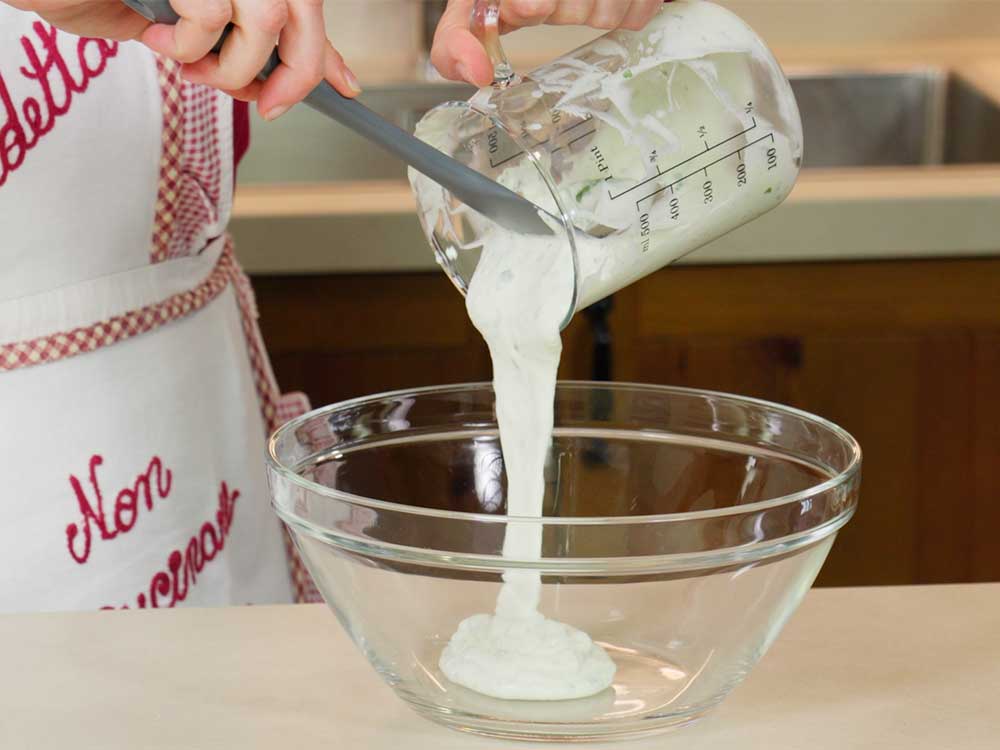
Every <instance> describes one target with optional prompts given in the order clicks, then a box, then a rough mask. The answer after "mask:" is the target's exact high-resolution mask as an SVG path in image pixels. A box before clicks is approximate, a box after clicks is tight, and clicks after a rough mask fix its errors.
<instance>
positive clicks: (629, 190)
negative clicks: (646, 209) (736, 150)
mask: <svg viewBox="0 0 1000 750" xmlns="http://www.w3.org/2000/svg"><path fill="white" fill-rule="evenodd" d="M750 119H751V121H752V123H753V124H752V125H751V126H750V127H749V128H747V129H746V130H741V131H740V132H739V133H737V134H736V135H732V136H730V137H729V138H726V140H724V141H719V142H718V143H716V144H715V145H714V146H709V145H708V143H706V144H705V146H707V148H706V149H705V150H704V151H702V152H701V153H698V154H695V155H694V156H692V157H691V158H690V159H685V160H684V161H681V162H678V163H677V164H674V165H673V166H672V167H670V169H667V170H666V171H667V172H672V171H674V170H675V169H678V168H680V167H683V166H684V165H685V164H689V163H690V162H693V161H694V160H695V159H699V158H701V157H702V156H704V155H705V154H707V153H708V152H709V151H714V150H715V149H717V148H718V147H719V146H725V145H726V144H727V143H729V142H730V141H734V140H736V139H737V138H739V137H740V136H742V135H746V134H747V133H749V132H750V131H751V130H754V129H755V128H756V127H757V118H756V117H751V118H750ZM756 142H757V141H754V143H756ZM748 145H752V144H748ZM743 148H746V146H744V147H743ZM730 156H732V154H730ZM656 170H657V174H655V175H653V176H652V177H650V178H648V179H645V180H643V181H642V182H640V183H637V184H635V185H633V186H632V187H630V188H629V189H628V190H623V191H622V192H620V193H618V195H613V194H612V193H611V192H610V191H609V192H608V195H610V196H611V200H613V201H615V200H618V199H619V198H621V197H622V196H623V195H628V194H629V193H631V192H632V191H633V190H637V189H639V188H641V187H642V186H643V185H648V184H649V183H651V182H653V181H654V180H656V179H658V178H659V177H660V176H661V175H663V174H664V172H662V171H660V168H659V167H657V168H656ZM688 176H689V177H690V175H688ZM643 200H645V198H643Z"/></svg>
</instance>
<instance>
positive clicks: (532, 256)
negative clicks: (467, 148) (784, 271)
mask: <svg viewBox="0 0 1000 750" xmlns="http://www.w3.org/2000/svg"><path fill="white" fill-rule="evenodd" d="M611 71H615V72H611ZM532 79H533V81H534V85H536V86H537V90H536V92H535V94H536V95H537V97H546V104H547V106H548V107H549V108H551V110H554V111H559V112H561V113H563V114H564V115H569V116H570V118H577V119H579V121H580V122H581V123H583V122H590V123H593V125H591V127H592V128H593V131H594V132H593V133H591V134H589V135H588V136H587V137H588V140H586V142H585V144H584V145H583V146H582V147H580V148H577V149H575V150H571V149H570V145H571V144H570V143H568V142H567V143H564V142H562V141H557V139H556V138H555V137H554V136H553V138H552V145H550V146H549V147H548V148H542V147H539V148H538V149H537V151H536V155H537V158H538V159H539V161H540V164H541V166H542V168H543V169H545V170H546V171H548V172H549V173H550V174H552V175H554V176H555V178H556V180H557V181H558V184H559V191H560V195H561V200H562V201H563V203H564V206H565V207H566V210H567V211H569V212H571V213H572V215H573V222H574V223H575V225H576V226H577V227H578V228H580V229H583V230H585V231H586V230H587V229H588V227H591V226H595V225H602V226H604V227H611V228H613V229H616V230H618V231H617V232H616V233H612V234H611V235H610V236H608V237H606V238H605V239H601V240H598V239H594V238H592V237H589V236H587V235H585V234H583V233H581V234H579V235H578V243H577V260H578V269H574V265H573V259H572V255H571V251H570V247H569V243H568V241H567V239H566V237H565V236H564V234H563V233H562V232H557V233H556V235H555V236H553V237H535V236H522V235H519V234H516V233H512V232H509V231H506V230H503V229H500V228H498V227H496V226H495V225H492V224H491V223H490V222H489V221H487V220H485V219H484V218H483V217H481V216H479V215H478V214H474V213H473V212H468V213H467V218H468V219H469V222H470V224H471V225H472V226H473V227H475V232H473V235H474V238H473V239H472V241H471V242H470V243H469V245H470V247H474V246H476V245H478V244H479V243H478V242H476V240H475V237H478V238H479V239H480V240H481V243H482V248H483V249H482V255H481V257H480V259H479V262H478V265H476V266H475V272H474V274H473V277H472V280H471V283H470V284H469V289H468V293H467V307H468V311H469V316H470V317H471V319H472V321H473V323H474V324H475V325H476V327H477V328H478V329H479V331H480V332H481V333H482V334H483V337H484V338H485V339H486V342H487V344H488V345H489V348H490V354H491V356H492V359H493V370H494V385H495V390H496V403H497V406H496V408H497V418H498V422H499V427H500V440H501V443H502V447H503V454H504V465H505V468H506V472H507V478H508V494H507V506H508V507H507V512H508V514H509V515H511V516H518V517H536V518H537V517H540V516H541V515H542V504H543V499H544V494H545V484H544V469H545V462H546V457H547V455H548V452H549V447H550V444H551V439H552V428H553V403H554V398H555V382H556V371H557V369H558V366H559V356H560V352H561V348H562V347H561V341H560V337H559V331H560V327H561V325H562V324H563V323H564V322H565V321H566V319H567V316H568V314H569V313H570V312H572V310H571V308H572V307H573V293H574V284H575V285H576V289H577V292H578V294H579V300H580V305H581V306H586V305H588V304H590V303H593V302H596V301H597V300H599V299H601V298H603V297H605V296H607V295H608V294H611V293H613V292H614V291H616V290H618V289H620V288H622V287H623V286H625V285H627V284H629V283H631V282H632V281H634V280H636V279H638V278H641V277H642V276H645V275H646V274H648V273H650V272H651V271H654V270H656V269H658V268H661V267H663V266H665V265H667V264H668V263H669V262H671V261H673V260H676V259H677V258H679V257H681V256H682V255H684V254H685V253H687V252H690V251H691V250H693V249H695V248H697V247H700V246H701V245H703V244H705V243H706V242H708V241H710V240H712V239H714V238H716V237H718V236H720V235H722V234H724V233H726V232H727V231H730V230H731V229H734V228H736V227H738V226H740V225H741V224H743V223H745V222H747V221H749V220H750V219H752V218H755V217H756V216H758V215H760V214H762V213H764V212H765V211H767V210H768V209H770V208H773V207H774V206H776V205H777V204H779V203H780V202H781V201H782V200H784V198H785V197H786V196H787V194H788V193H789V192H790V190H791V188H792V186H793V185H794V182H795V178H796V176H797V174H798V171H799V165H800V162H801V155H802V131H801V123H800V121H799V117H798V111H797V108H796V106H795V101H794V98H793V97H792V94H791V91H790V89H789V88H788V86H787V82H785V81H784V78H783V76H782V74H781V71H780V68H778V66H777V63H776V62H775V61H774V59H773V57H771V55H770V54H769V53H768V51H767V49H766V47H764V45H763V43H762V42H761V41H760V39H759V38H758V37H757V36H756V34H755V33H754V32H753V31H752V30H751V29H750V28H749V27H748V26H746V25H745V24H744V23H743V22H742V21H741V20H740V19H739V18H738V17H736V16H735V15H733V14H732V13H729V12H728V11H726V10H724V9H722V8H720V7H718V6H715V5H713V4H711V3H707V2H686V1H685V0H679V1H678V2H675V3H672V4H671V5H668V6H664V11H663V12H662V13H661V14H660V16H659V17H658V18H657V19H656V20H655V21H654V22H653V23H652V24H651V25H650V27H649V28H648V29H647V31H646V32H644V33H641V34H632V33H628V32H619V33H614V34H611V35H609V36H607V37H606V38H604V39H602V40H599V41H597V42H595V43H593V44H592V45H589V46H588V47H587V48H584V50H582V51H581V52H580V53H579V54H578V55H577V56H576V57H574V58H572V59H564V60H561V61H558V62H557V63H555V64H553V65H552V66H547V67H545V68H542V69H539V70H538V71H535V73H533V74H532ZM548 97H552V98H551V99H549V98H548ZM473 102H474V103H475V104H476V106H478V107H479V108H480V109H488V108H489V107H490V106H492V103H491V92H489V91H485V92H480V94H479V95H478V96H477V97H476V98H474V100H473ZM522 103H523V97H522ZM529 104H530V102H529ZM459 111H461V110H456V109H454V108H452V109H450V110H447V109H445V110H438V111H436V112H432V113H431V114H430V115H429V116H428V117H427V118H425V119H424V121H422V122H421V124H420V126H419V127H418V133H419V134H420V136H421V137H422V138H424V139H425V140H427V141H428V142H430V143H433V144H435V145H437V146H438V147H439V148H441V149H442V150H444V151H446V152H447V153H454V152H455V146H456V142H455V138H456V133H458V132H461V131H462V128H459V127H456V125H455V117H456V116H457V115H456V112H459ZM533 114H536V115H537V113H533ZM542 114H543V116H544V117H545V118H547V117H548V112H547V111H545V110H543V113H542ZM580 118H585V119H580ZM466 126H468V127H472V126H470V125H469V123H466ZM560 127H562V126H560ZM473 129H474V127H473ZM537 129H538V128H536V127H534V124H533V123H529V125H526V126H525V127H524V130H525V137H534V136H533V135H532V132H533V131H534V130H537ZM578 132H583V131H582V130H578V131H576V133H578ZM576 133H574V134H573V138H575V137H576ZM482 135H483V139H484V140H485V132H484V133H483V134H482ZM539 138H540V139H541V137H540V136H539ZM541 140H544V139H541ZM557 142H558V143H559V145H560V148H558V149H554V150H553V151H551V152H550V151H549V149H552V148H553V146H554V145H555V143H557ZM557 151H561V155H560V156H559V157H558V158H555V157H554V156H553V154H554V153H555V152H557ZM491 153H492V152H491ZM567 154H570V156H569V157H567V156H566V155H567ZM692 155H693V156H692ZM699 155H701V158H700V159H699ZM695 160H697V161H695ZM702 162H704V163H705V164H706V165H708V166H705V167H704V173H702ZM501 163H502V164H504V165H505V166H503V167H502V169H499V170H497V172H496V173H495V174H493V176H494V177H495V178H496V179H497V180H498V181H499V182H501V183H503V184H505V185H506V186H507V187H509V188H511V189H512V190H514V191H515V192H518V193H520V194H521V195H523V196H525V197H526V198H528V199H529V200H531V201H533V202H534V203H536V204H537V205H539V206H542V207H543V208H545V209H547V210H549V211H550V212H552V213H558V211H557V209H556V206H555V204H554V201H553V199H552V197H551V195H550V194H549V193H548V191H547V188H546V187H545V184H544V182H543V181H542V180H541V179H540V178H539V176H538V173H537V171H536V169H535V166H534V165H533V164H532V163H531V162H530V160H529V159H527V158H520V159H502V160H501ZM709 168H711V170H712V171H711V172H709V171H708V170H709ZM651 172H652V177H650V173H651ZM689 173H690V174H689ZM411 181H412V183H413V187H414V191H415V193H416V194H417V196H418V198H419V201H420V205H421V208H422V212H423V213H422V220H423V223H424V226H425V228H430V227H434V226H441V224H442V222H443V223H444V224H445V225H447V224H448V223H449V222H451V221H453V220H454V218H455V217H454V215H453V214H450V213H449V212H448V210H447V209H445V205H446V203H447V202H446V196H445V194H444V192H443V191H442V189H441V188H440V186H437V185H435V184H434V183H432V182H430V181H429V180H427V179H426V178H424V177H422V176H421V175H419V174H417V173H414V172H411ZM647 184H648V185H649V186H648V187H646V188H645V189H644V190H641V191H639V188H642V187H643V186H645V185H647ZM671 185H672V186H673V187H670V186H671ZM658 187H660V188H661V189H659V190H657V188H658ZM668 188H669V189H668ZM623 191H625V192H624V193H623ZM644 193H651V194H650V195H649V197H648V198H643V195H644ZM619 194H621V195H625V194H627V195H628V197H627V198H626V199H620V198H619V199H616V198H613V197H612V196H614V195H619ZM640 199H641V200H640ZM637 201H639V202H638V203H637ZM463 241H464V240H463ZM465 251H466V248H465V247H464V246H463V245H461V244H459V243H456V245H454V246H451V247H448V248H447V249H446V253H447V255H448V261H449V262H451V263H455V262H456V260H457V258H458V253H459V252H465ZM541 531H542V530H541V525H540V524H534V525H533V527H532V526H531V525H529V526H528V527H523V526H518V525H517V524H516V522H512V523H511V524H509V525H508V529H507V536H506V538H505V540H504V556H505V557H509V558H510V559H512V560H514V559H516V560H522V561H523V560H528V561H530V560H534V559H538V557H539V556H540V553H541V549H542V536H541ZM540 595H541V579H540V577H539V576H538V574H536V573H532V572H530V571H519V570H509V571H508V572H507V573H506V574H505V575H504V585H503V587H502V589H501V593H500V596H499V599H498V601H497V606H496V610H495V613H494V614H493V615H486V614H477V615H474V616H472V617H470V618H468V619H466V620H465V621H464V622H462V623H461V624H460V625H459V627H458V630H457V632H456V633H455V634H454V636H453V637H452V639H451V641H450V643H449V644H448V646H447V647H446V648H445V650H444V652H443V654H442V656H441V659H440V667H441V670H442V672H444V674H445V675H446V676H447V677H448V679H450V680H452V681H453V682H456V683H458V684H460V685H464V686H465V687H468V688H470V689H472V690H475V691H477V692H480V693H483V694H486V695H489V696H494V697H498V698H507V699H521V700H560V699H568V698H581V697H585V696H589V695H594V694H596V693H599V692H601V691H602V690H604V689H606V688H607V687H608V686H609V685H611V683H612V680H613V678H614V674H615V665H614V663H613V662H612V661H611V659H610V657H608V655H607V654H606V653H605V651H604V650H603V649H602V648H601V647H600V646H598V645H597V644H595V643H594V642H593V641H592V640H591V638H590V637H589V636H588V635H587V634H585V633H583V632H581V631H579V630H576V629H575V628H572V627H570V626H568V625H564V624H562V623H558V622H555V621H553V620H549V619H547V618H545V617H544V616H543V615H542V614H541V613H540V612H539V611H538V605H539V600H540Z"/></svg>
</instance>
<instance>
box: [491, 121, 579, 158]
mask: <svg viewBox="0 0 1000 750" xmlns="http://www.w3.org/2000/svg"><path fill="white" fill-rule="evenodd" d="M593 119H594V116H593V115H587V116H586V117H584V118H583V119H582V120H580V122H578V123H577V124H576V125H570V126H569V127H568V128H566V129H565V130H561V131H559V132H558V133H556V136H555V137H556V138H558V137H560V136H563V135H566V133H568V132H569V131H571V130H574V129H576V128H578V127H580V126H581V125H586V124H587V123H588V122H590V121H591V120H593ZM596 132H597V129H596V128H595V129H594V130H592V131H591V132H589V133H587V135H593V134H594V133H596ZM587 135H581V136H580V138H575V139H574V140H572V141H570V142H569V143H570V145H571V146H572V145H573V144H574V143H576V142H577V141H578V140H580V139H581V138H586V137H587ZM551 140H552V138H546V139H545V140H544V141H539V142H538V143H536V144H535V146H536V147H541V146H544V145H546V144H547V143H548V142H549V141H551ZM561 150H562V146H560V147H559V148H555V149H552V151H551V152H550V153H553V154H554V153H555V152H556V151H561ZM525 153H527V152H525V151H518V152H517V153H516V154H514V155H513V156H508V157H507V158H506V159H501V160H500V161H498V162H494V161H493V159H492V158H490V166H491V167H492V168H493V169H496V168H497V167H502V166H503V165H504V164H506V163H507V162H511V161H514V159H516V158H517V157H519V156H524V154H525Z"/></svg>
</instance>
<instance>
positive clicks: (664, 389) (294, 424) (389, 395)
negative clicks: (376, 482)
mask: <svg viewBox="0 0 1000 750" xmlns="http://www.w3.org/2000/svg"><path fill="white" fill-rule="evenodd" d="M595 388H596V389H605V390H607V389H610V390H615V391H646V392H654V393H659V394H663V395H667V394H676V395H681V396H698V397H705V396H709V397H714V398H719V399H724V400H728V401H731V402H737V403H739V404H742V405H748V406H756V407H763V408H765V409H767V410H769V411H772V412H780V413H782V414H785V415H787V416H791V417H796V418H798V419H801V420H804V421H806V422H809V423H811V424H813V425H816V426H818V427H821V428H823V429H826V430H828V431H829V432H831V433H832V434H833V435H834V436H835V437H836V438H837V439H838V440H840V441H841V442H842V443H843V444H844V445H846V446H847V448H848V450H849V456H850V460H849V462H848V464H847V466H846V467H845V468H844V469H842V470H841V471H839V472H838V473H837V474H835V475H834V476H832V477H830V478H829V479H826V480H824V481H823V482H820V483H819V484H816V485H813V486H812V487H807V488H805V489H802V490H798V491H796V492H793V493H790V494H787V495H781V496H780V497H775V498H769V499H767V500H759V501H757V502H755V503H746V504H743V505H728V506H725V507H722V508H712V509H709V510H699V511H687V512H684V513H660V514H654V515H645V516H583V517H551V516H543V517H541V518H538V517H531V516H508V515H497V514H487V513H469V512H465V511H450V510H437V509H434V508H418V507H413V506H410V505H404V504H402V503H394V502H391V501H388V500H378V499H375V498H368V497H364V496H362V495H355V494H353V493H349V492H344V491H342V490H335V489H333V488H331V487H327V486H325V485H321V484H319V483H317V482H314V481H312V480H310V479H306V478H305V477H303V476H302V475H300V474H296V473H295V472H294V471H292V469H290V468H289V467H287V466H285V465H284V464H283V463H282V462H281V461H280V460H279V459H278V456H277V444H278V442H279V440H280V439H281V438H282V437H284V436H285V435H286V434H287V433H289V432H294V431H295V430H297V429H299V428H300V427H302V426H303V425H304V424H305V423H306V422H308V421H310V420H312V419H316V418H317V417H326V416H328V415H330V414H333V413H335V412H338V411H343V410H345V409H351V408H357V407H359V406H365V405H370V404H375V403H379V402H382V401H387V400H389V399H393V398H401V397H411V398H412V397H420V396H429V395H446V394H457V393H462V392H470V391H492V390H493V384H492V383H490V382H487V381H482V382H478V383H455V384H451V385H432V386H423V387H420V388H404V389H401V390H395V391H386V392H383V393H376V394H372V395H368V396H359V397H357V398H353V399H348V400H346V401H339V402H337V403H333V404H328V405H327V406H323V407H320V408H318V409H313V410H311V411H309V412H306V413H305V414H302V415H300V416H298V417H296V418H295V419H292V420H290V421H289V422H286V423H285V424H284V425H282V426H281V427H279V428H278V429H277V430H275V431H274V433H273V434H272V435H271V436H270V437H269V438H268V440H267V457H266V460H267V466H268V468H269V469H270V470H271V471H273V472H274V473H276V474H277V475H278V476H279V477H281V479H283V480H284V481H286V482H289V483H290V484H292V485H294V486H297V487H299V488H300V489H303V490H306V491H307V492H310V493H312V494H314V495H319V496H322V497H325V498H328V499H330V500H336V501H339V502H343V503H347V504H349V505H351V506H360V507H365V508H372V509H382V510H391V511H394V512H397V513H403V514H409V515H413V516H421V517H429V518H440V519H449V520H455V519H462V520H465V521H470V522H471V521H475V522H477V523H488V524H495V523H497V524H505V525H507V524H514V525H528V524H541V525H542V526H603V525H622V524H634V523H681V522H689V521H699V520H706V519H711V518H725V517H726V516H737V515H745V514H746V513H748V512H757V511H763V510H768V509H771V508H776V507H780V506H782V505H790V504H793V503H798V502H802V501H804V500H807V499H809V498H812V497H815V496H816V495H821V494H825V493H827V492H830V491H831V490H834V489H836V488H838V487H841V486H843V485H846V484H848V483H850V482H852V481H854V480H855V479H856V478H857V476H858V474H859V473H860V470H861V460H862V451H861V446H860V445H859V444H858V441H857V440H856V439H855V438H854V436H853V435H851V434H850V433H849V432H847V430H845V429H844V428H842V427H840V426H839V425H837V424H835V423H833V422H831V421H829V420H827V419H824V418H823V417H820V416H817V415H815V414H812V413H810V412H807V411H804V410H802V409H796V408H795V407H792V406H785V405H783V404H778V403H775V402H773V401H766V400H764V399H758V398H752V397H750V396H739V395H736V394H732V393H725V392H722V391H712V390H705V389H701V388H685V387H680V386H667V385H654V384H649V383H629V382H600V381H588V380H560V381H558V382H557V384H556V390H557V392H558V391H562V390H577V389H581V390H587V389H595ZM557 429H558V427H557ZM272 504H273V503H272ZM276 510H277V511H278V514H279V515H280V516H281V517H282V518H285V517H286V516H287V517H288V519H289V520H294V521H296V522H299V523H303V524H306V525H312V523H313V522H312V521H310V520H309V519H308V518H302V517H300V516H299V515H298V514H296V513H294V512H292V511H290V510H288V509H286V508H280V509H279V508H276ZM853 512H854V508H853V506H848V507H845V508H844V510H843V511H841V513H840V514H838V518H839V517H840V516H843V515H850V514H852V513H853Z"/></svg>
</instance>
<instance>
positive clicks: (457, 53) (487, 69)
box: [431, 0, 493, 86]
mask: <svg viewBox="0 0 1000 750" xmlns="http://www.w3.org/2000/svg"><path fill="white" fill-rule="evenodd" d="M473 4H474V0H450V2H449V3H448V8H447V9H446V10H445V12H444V15H443V16H442V17H441V22H440V23H439V24H438V28H437V33H435V34H434V46H433V47H432V49H431V62H432V63H434V67H436V68H437V69H438V71H439V72H440V73H441V75H443V76H444V77H445V78H448V79H450V80H452V81H467V82H468V83H471V84H472V85H474V86H488V85H489V84H490V83H492V82H493V66H492V65H491V64H490V58H489V56H488V55H487V54H486V50H485V49H483V45H482V44H480V43H479V40H478V39H476V37H475V35H474V34H473V33H472V32H471V31H470V30H469V22H470V19H471V17H472V6H473Z"/></svg>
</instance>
